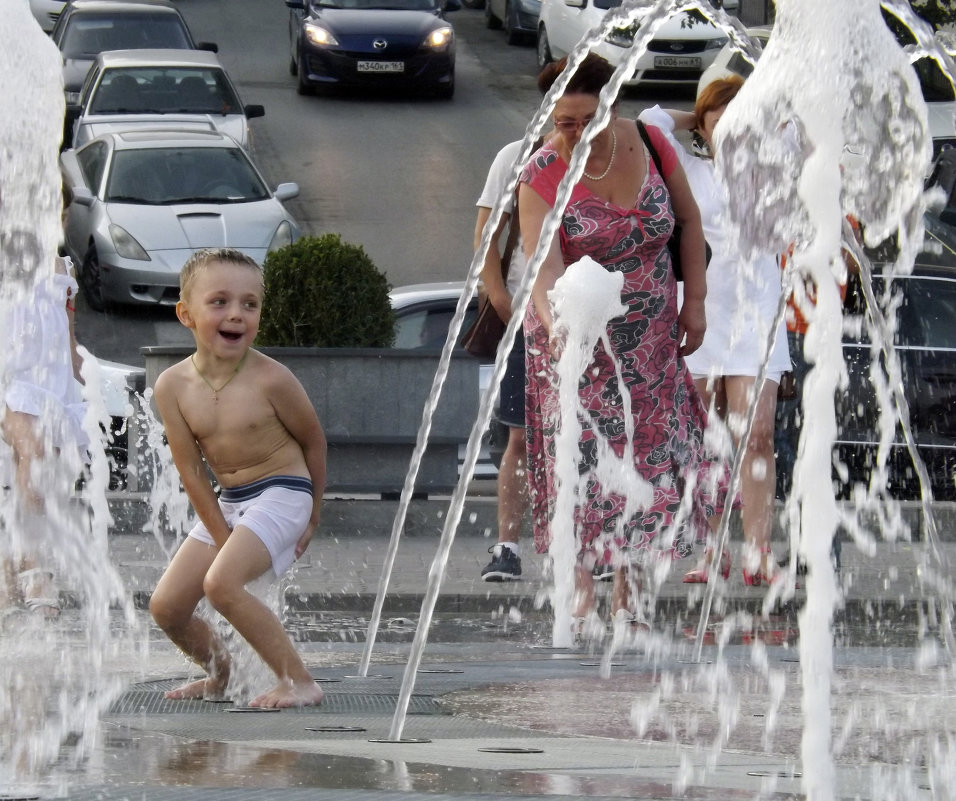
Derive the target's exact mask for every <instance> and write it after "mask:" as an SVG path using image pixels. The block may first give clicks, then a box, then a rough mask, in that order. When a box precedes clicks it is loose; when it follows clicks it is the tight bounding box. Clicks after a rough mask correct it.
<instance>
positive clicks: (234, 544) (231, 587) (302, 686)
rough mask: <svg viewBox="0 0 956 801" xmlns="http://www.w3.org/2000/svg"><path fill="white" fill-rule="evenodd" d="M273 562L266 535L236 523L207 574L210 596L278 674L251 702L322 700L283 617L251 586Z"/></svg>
mask: <svg viewBox="0 0 956 801" xmlns="http://www.w3.org/2000/svg"><path fill="white" fill-rule="evenodd" d="M271 568H272V557H271V556H270V555H269V551H268V549H267V548H266V546H265V545H264V544H263V542H262V540H260V539H259V538H258V537H257V536H256V535H255V534H254V533H253V532H252V531H250V530H249V529H248V528H246V527H245V526H236V528H235V529H233V532H232V534H230V535H229V539H228V540H227V542H226V544H225V546H224V547H223V548H222V549H221V551H220V552H219V556H218V557H217V558H216V560H215V562H214V563H213V565H212V567H211V568H210V569H209V572H208V573H207V574H206V579H205V584H204V588H205V592H206V597H207V598H208V599H209V601H210V603H211V604H212V605H213V606H214V607H215V608H216V609H217V610H218V611H219V613H220V614H221V615H222V616H223V617H224V618H226V620H228V621H229V622H230V623H231V624H232V625H233V626H234V627H235V629H236V631H238V632H239V634H241V635H242V636H243V637H244V638H245V640H246V641H247V642H248V643H249V644H250V645H251V646H252V647H253V648H254V649H255V651H256V653H257V654H259V656H260V657H261V658H262V661H264V662H265V663H266V664H267V665H268V666H269V667H270V668H271V669H272V671H273V673H275V674H276V676H277V677H278V679H279V684H278V685H277V686H276V687H275V688H273V689H272V690H270V691H269V692H267V693H264V694H263V695H260V696H258V697H257V698H255V699H253V700H252V702H251V704H250V705H251V706H263V707H289V706H308V705H311V704H317V703H319V702H320V701H321V700H322V690H321V689H319V685H318V684H316V683H315V680H314V679H313V678H312V675H311V674H310V673H309V671H308V670H307V669H306V667H305V664H304V663H303V662H302V659H301V658H300V657H299V655H298V653H296V650H295V647H294V646H293V645H292V641H291V640H290V639H289V635H288V634H286V632H285V629H284V628H283V627H282V622H281V621H280V620H279V618H277V617H276V616H275V614H273V613H272V611H271V610H270V609H269V608H268V607H267V606H266V605H265V604H264V603H262V601H260V600H259V599H258V598H256V596H255V595H253V594H252V593H251V592H249V591H248V590H247V589H246V585H247V584H248V583H249V582H250V581H255V580H256V579H257V578H259V577H260V576H262V575H263V574H264V573H265V572H266V571H268V570H271Z"/></svg>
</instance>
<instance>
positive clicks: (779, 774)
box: [747, 770, 803, 779]
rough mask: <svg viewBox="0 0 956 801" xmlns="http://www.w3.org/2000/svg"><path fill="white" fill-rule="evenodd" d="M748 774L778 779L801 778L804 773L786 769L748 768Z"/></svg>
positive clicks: (759, 777)
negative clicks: (789, 771)
mask: <svg viewBox="0 0 956 801" xmlns="http://www.w3.org/2000/svg"><path fill="white" fill-rule="evenodd" d="M747 775H748V776H753V777H755V778H758V779H763V778H766V777H768V776H773V777H774V778H777V779H799V778H801V777H802V776H803V774H802V773H788V772H787V771H785V770H748V771H747Z"/></svg>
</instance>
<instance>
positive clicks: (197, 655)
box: [149, 537, 229, 699]
mask: <svg viewBox="0 0 956 801" xmlns="http://www.w3.org/2000/svg"><path fill="white" fill-rule="evenodd" d="M218 554H219V551H218V550H217V549H216V548H214V547H213V546H211V545H207V544H205V543H203V542H200V541H199V540H196V539H193V538H192V537H186V539H185V541H184V542H183V544H182V545H180V546H179V550H178V551H176V554H175V556H173V559H172V561H171V562H170V564H169V567H168V568H166V572H165V573H164V574H163V576H162V578H161V579H160V580H159V583H158V584H157V585H156V589H155V590H154V591H153V595H152V597H151V598H150V601H149V611H150V612H151V613H152V615H153V619H154V620H155V621H156V624H157V625H158V626H159V627H160V628H161V629H162V630H163V631H164V632H165V633H166V636H167V637H169V639H170V640H172V641H173V642H174V643H175V644H176V645H177V646H179V648H180V649H181V650H182V651H183V653H185V654H186V655H187V656H188V657H189V658H190V659H192V660H193V661H194V662H195V663H196V664H197V665H199V666H200V667H201V668H203V670H205V671H206V674H207V675H206V677H205V678H203V679H200V680H199V681H194V682H189V683H187V684H184V685H183V686H182V687H177V688H176V689H175V690H171V691H170V692H168V693H166V697H167V698H174V699H180V698H208V699H214V698H220V697H222V694H223V692H224V691H225V689H226V685H227V684H228V683H229V657H228V654H227V653H226V649H225V646H224V645H223V644H222V642H221V640H220V639H219V637H218V635H217V634H216V633H215V632H214V631H213V629H212V627H211V626H210V625H209V624H208V623H207V622H206V621H205V620H202V619H201V618H198V617H196V614H195V612H196V607H197V606H198V604H199V602H200V601H201V600H202V597H203V579H204V578H205V576H206V573H207V572H208V571H209V568H210V566H211V565H212V563H213V561H214V560H215V558H216V556H217V555H218Z"/></svg>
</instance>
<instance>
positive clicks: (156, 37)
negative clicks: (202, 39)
mask: <svg viewBox="0 0 956 801" xmlns="http://www.w3.org/2000/svg"><path fill="white" fill-rule="evenodd" d="M147 47H153V48H170V49H174V50H187V49H189V48H191V47H192V42H191V41H190V39H189V34H188V33H187V32H186V28H185V26H184V25H183V22H182V20H181V19H180V18H179V17H178V16H177V15H175V14H136V15H128V16H122V15H119V14H110V15H109V16H106V15H99V14H83V15H80V14H74V15H73V16H72V17H70V19H69V20H68V24H67V28H66V30H65V31H64V32H63V38H62V39H61V41H60V51H61V52H62V53H63V56H64V57H65V58H94V57H95V56H96V55H97V54H99V53H102V52H104V51H105V50H142V49H143V48H147Z"/></svg>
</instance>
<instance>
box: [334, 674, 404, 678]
mask: <svg viewBox="0 0 956 801" xmlns="http://www.w3.org/2000/svg"><path fill="white" fill-rule="evenodd" d="M342 678H345V679H390V678H392V677H391V676H385V675H383V674H381V673H371V674H369V675H368V676H343V677H342Z"/></svg>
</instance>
